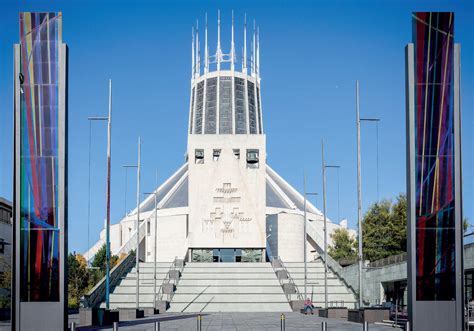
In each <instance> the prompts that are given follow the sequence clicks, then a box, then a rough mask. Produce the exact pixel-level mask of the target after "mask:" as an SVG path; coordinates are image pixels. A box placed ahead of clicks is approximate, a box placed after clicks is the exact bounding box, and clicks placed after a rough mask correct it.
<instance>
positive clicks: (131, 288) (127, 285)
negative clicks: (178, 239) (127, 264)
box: [101, 262, 171, 309]
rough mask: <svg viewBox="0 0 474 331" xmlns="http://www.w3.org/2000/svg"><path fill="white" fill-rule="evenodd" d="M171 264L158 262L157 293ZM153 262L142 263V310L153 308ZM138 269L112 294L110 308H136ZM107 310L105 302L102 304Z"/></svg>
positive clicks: (124, 279) (127, 276)
mask: <svg viewBox="0 0 474 331" xmlns="http://www.w3.org/2000/svg"><path fill="white" fill-rule="evenodd" d="M170 265H171V262H158V263H157V267H156V278H157V279H156V291H157V292H158V290H159V288H160V286H161V284H162V283H163V280H164V279H165V277H166V275H167V273H168V271H169V269H170ZM153 266H154V263H153V262H140V280H139V291H140V292H139V300H140V308H153V298H154V294H153V289H154V287H153V277H154V274H153ZM136 275H137V274H136V268H133V269H132V270H131V271H130V272H129V273H128V274H127V275H126V276H125V277H124V278H123V279H122V280H121V281H120V284H119V285H118V286H116V287H115V289H113V290H112V293H110V297H109V299H110V308H111V309H117V308H135V307H136V303H135V292H136V290H135V285H136V279H137V276H136ZM101 307H102V308H105V302H102V303H101Z"/></svg>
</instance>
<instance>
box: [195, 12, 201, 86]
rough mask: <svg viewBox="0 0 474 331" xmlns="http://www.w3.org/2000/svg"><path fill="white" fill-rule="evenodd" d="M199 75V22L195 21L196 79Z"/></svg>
mask: <svg viewBox="0 0 474 331" xmlns="http://www.w3.org/2000/svg"><path fill="white" fill-rule="evenodd" d="M200 74H201V54H199V21H198V20H196V77H199V75H200Z"/></svg>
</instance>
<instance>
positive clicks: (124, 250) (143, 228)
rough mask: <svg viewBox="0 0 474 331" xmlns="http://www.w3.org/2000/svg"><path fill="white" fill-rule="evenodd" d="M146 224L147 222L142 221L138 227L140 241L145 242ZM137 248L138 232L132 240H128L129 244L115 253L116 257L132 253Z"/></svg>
mask: <svg viewBox="0 0 474 331" xmlns="http://www.w3.org/2000/svg"><path fill="white" fill-rule="evenodd" d="M146 223H147V222H145V221H141V224H140V225H139V226H138V230H139V234H140V241H142V240H143V238H144V237H145V234H146ZM136 248H137V230H135V231H134V232H133V234H132V236H131V237H130V238H128V240H127V242H126V243H125V244H123V245H122V246H121V247H120V248H119V249H118V251H116V252H113V254H114V255H118V256H120V255H122V254H124V253H125V254H128V252H130V251H132V250H133V249H136Z"/></svg>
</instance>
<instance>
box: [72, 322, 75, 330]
mask: <svg viewBox="0 0 474 331" xmlns="http://www.w3.org/2000/svg"><path fill="white" fill-rule="evenodd" d="M71 331H76V322H71Z"/></svg>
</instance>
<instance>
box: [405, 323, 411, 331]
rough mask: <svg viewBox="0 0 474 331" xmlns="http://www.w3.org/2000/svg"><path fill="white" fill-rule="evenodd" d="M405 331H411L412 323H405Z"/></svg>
mask: <svg viewBox="0 0 474 331" xmlns="http://www.w3.org/2000/svg"><path fill="white" fill-rule="evenodd" d="M405 331H410V321H407V322H406V323H405Z"/></svg>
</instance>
